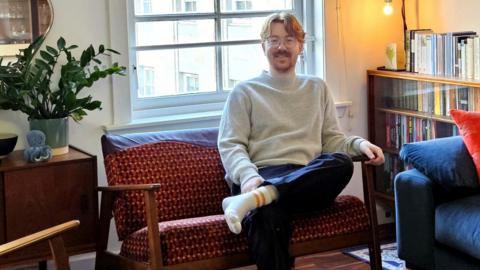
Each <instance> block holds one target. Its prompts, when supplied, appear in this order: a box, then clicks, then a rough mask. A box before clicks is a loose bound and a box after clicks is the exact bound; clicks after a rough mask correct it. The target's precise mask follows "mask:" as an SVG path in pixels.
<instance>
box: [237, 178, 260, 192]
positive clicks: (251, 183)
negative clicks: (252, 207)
mask: <svg viewBox="0 0 480 270" xmlns="http://www.w3.org/2000/svg"><path fill="white" fill-rule="evenodd" d="M263 181H265V180H264V179H263V178H262V177H254V178H252V179H250V180H248V181H247V182H246V183H245V184H244V185H242V193H245V192H249V191H252V190H255V189H256V188H257V187H258V186H260V185H261V184H262V183H263Z"/></svg>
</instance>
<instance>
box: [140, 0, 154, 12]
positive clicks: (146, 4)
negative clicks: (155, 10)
mask: <svg viewBox="0 0 480 270" xmlns="http://www.w3.org/2000/svg"><path fill="white" fill-rule="evenodd" d="M142 1H143V13H145V14H149V13H152V0H142Z"/></svg>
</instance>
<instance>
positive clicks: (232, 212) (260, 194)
mask: <svg viewBox="0 0 480 270" xmlns="http://www.w3.org/2000/svg"><path fill="white" fill-rule="evenodd" d="M277 198H278V190H277V188H276V187H275V186H273V185H268V186H262V187H259V188H257V189H255V190H253V191H250V192H246V193H243V194H240V195H237V196H231V197H227V198H225V199H223V202H222V208H223V212H224V214H225V221H226V222H227V225H228V228H229V229H230V231H232V232H233V233H235V234H239V233H240V232H241V231H242V220H243V218H245V216H246V215H247V213H248V212H250V211H251V210H253V209H256V208H259V207H262V206H264V205H267V204H270V203H271V202H272V201H274V200H276V199H277Z"/></svg>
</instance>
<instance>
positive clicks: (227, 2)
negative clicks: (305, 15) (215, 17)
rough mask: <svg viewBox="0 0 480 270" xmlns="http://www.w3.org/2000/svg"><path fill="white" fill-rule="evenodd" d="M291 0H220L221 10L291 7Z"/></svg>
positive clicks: (260, 9)
mask: <svg viewBox="0 0 480 270" xmlns="http://www.w3.org/2000/svg"><path fill="white" fill-rule="evenodd" d="M292 2H293V0H222V1H221V3H220V4H221V10H222V11H223V12H228V11H230V12H239V11H240V12H241V11H264V10H281V9H292Z"/></svg>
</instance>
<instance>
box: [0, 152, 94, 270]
mask: <svg viewBox="0 0 480 270" xmlns="http://www.w3.org/2000/svg"><path fill="white" fill-rule="evenodd" d="M96 186H97V162H96V157H95V156H92V155H90V154H87V153H85V152H82V151H80V150H78V149H76V148H74V147H71V148H70V151H69V153H68V154H65V155H60V156H54V157H53V158H52V159H51V160H49V161H48V162H44V163H26V162H25V161H24V160H23V150H20V151H15V152H13V153H12V154H10V155H9V156H7V157H6V158H5V159H3V161H2V162H1V163H0V217H1V219H0V243H5V242H9V241H12V240H15V239H17V238H20V237H22V236H25V235H27V234H30V233H34V232H36V231H39V230H42V229H45V228H47V227H50V226H53V225H57V224H60V223H62V222H65V221H68V220H72V219H78V220H80V226H79V227H78V228H76V229H74V230H72V231H70V232H67V233H66V234H65V235H64V241H65V245H66V247H67V251H68V253H69V255H72V254H78V253H84V252H90V251H94V250H95V237H96V227H97V226H96V225H97V224H96V223H97V216H98V215H97V213H98V210H97V209H98V203H97V192H96ZM49 256H50V252H49V249H48V244H47V243H42V244H39V245H36V246H32V247H31V248H28V249H22V250H20V251H18V252H16V253H12V254H11V255H8V256H4V257H0V266H1V265H9V264H16V263H24V262H33V261H41V260H46V259H48V258H49Z"/></svg>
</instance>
